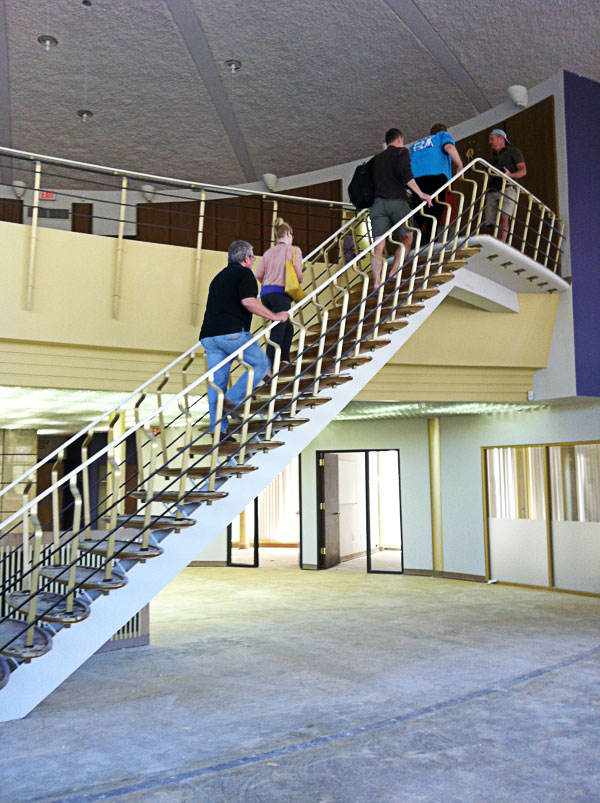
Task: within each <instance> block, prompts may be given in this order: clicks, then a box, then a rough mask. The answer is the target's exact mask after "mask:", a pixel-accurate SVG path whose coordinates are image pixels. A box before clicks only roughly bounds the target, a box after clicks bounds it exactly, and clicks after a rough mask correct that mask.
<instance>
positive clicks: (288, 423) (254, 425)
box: [248, 416, 310, 432]
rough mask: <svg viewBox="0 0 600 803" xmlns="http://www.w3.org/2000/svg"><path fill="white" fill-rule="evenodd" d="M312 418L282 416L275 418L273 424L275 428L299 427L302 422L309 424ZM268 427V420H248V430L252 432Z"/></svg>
mask: <svg viewBox="0 0 600 803" xmlns="http://www.w3.org/2000/svg"><path fill="white" fill-rule="evenodd" d="M309 420H310V419H308V418H282V417H281V416H280V417H278V418H274V419H273V420H272V421H271V423H272V425H273V429H274V430H278V429H284V428H286V427H299V426H301V425H302V424H308V422H309ZM266 428H267V422H266V421H262V420H258V421H249V422H248V430H249V431H250V432H260V431H261V430H263V429H266Z"/></svg>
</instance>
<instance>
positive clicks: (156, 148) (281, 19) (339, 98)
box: [0, 0, 600, 183]
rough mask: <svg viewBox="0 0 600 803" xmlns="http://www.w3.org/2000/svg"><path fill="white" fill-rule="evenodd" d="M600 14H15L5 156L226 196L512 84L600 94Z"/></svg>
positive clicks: (0, 121) (96, 2)
mask: <svg viewBox="0 0 600 803" xmlns="http://www.w3.org/2000/svg"><path fill="white" fill-rule="evenodd" d="M88 3H89V5H88ZM599 17H600V14H599V11H598V0H552V2H550V3H549V2H548V0H502V2H498V0H293V2H292V1H291V0H276V1H274V2H269V0H84V1H83V2H82V0H5V2H3V3H1V4H0V144H2V145H5V146H9V147H14V148H18V149H23V150H31V151H35V152H38V153H45V154H51V155H54V156H64V157H71V158H74V159H78V160H81V161H88V162H96V163H101V164H109V165H113V166H117V167H122V168H126V169H131V170H140V171H145V172H150V173H156V174H161V175H168V176H177V177H180V178H187V179H193V180H203V181H212V182H217V183H241V182H248V181H254V180H257V179H259V178H260V176H261V175H262V174H263V173H265V172H272V173H275V174H277V175H279V176H285V175H291V174H294V173H299V172H304V171H308V170H315V169H318V168H322V167H326V166H328V165H332V164H338V163H342V162H347V161H350V160H353V159H357V158H360V157H362V156H364V155H365V154H368V153H369V152H372V151H373V150H374V149H376V148H377V147H378V146H379V145H380V143H381V141H382V136H383V132H384V131H385V130H386V129H387V128H388V127H389V126H390V125H399V126H400V127H401V128H403V129H404V131H405V134H406V136H407V138H408V139H414V138H417V137H419V136H421V135H423V134H424V133H426V132H427V131H428V129H429V127H430V126H431V124H432V123H433V122H437V121H445V122H446V123H447V124H448V125H452V124H454V123H458V122H460V121H462V120H465V119H467V118H469V117H472V116H473V115H475V114H477V113H479V112H482V111H485V110H486V109H488V108H490V107H491V106H494V105H496V104H498V103H500V102H502V101H503V100H505V99H506V96H507V95H506V88H507V87H508V86H509V85H510V84H524V85H526V86H532V85H534V84H536V83H539V82H540V81H541V80H543V79H544V78H547V77H549V76H550V75H552V74H553V73H555V72H557V71H558V70H560V69H562V68H564V69H568V70H571V71H572V72H575V73H580V74H583V75H586V76H587V77H589V78H593V79H595V80H600V62H599V60H598V42H599V41H600V21H599ZM44 34H49V35H51V36H53V37H55V38H56V39H57V40H58V45H57V46H55V47H52V48H50V49H49V50H48V51H46V50H45V49H44V47H43V46H42V45H40V44H39V43H38V41H37V40H38V36H40V35H44ZM228 59H237V60H239V61H241V62H242V68H241V69H240V70H239V71H237V72H235V73H232V72H231V71H230V70H229V69H228V68H227V67H226V65H225V62H226V60H228ZM83 108H87V109H89V110H91V111H92V112H93V117H92V118H91V119H90V120H88V121H87V122H83V121H82V120H81V118H80V117H78V115H77V112H78V110H80V109H83Z"/></svg>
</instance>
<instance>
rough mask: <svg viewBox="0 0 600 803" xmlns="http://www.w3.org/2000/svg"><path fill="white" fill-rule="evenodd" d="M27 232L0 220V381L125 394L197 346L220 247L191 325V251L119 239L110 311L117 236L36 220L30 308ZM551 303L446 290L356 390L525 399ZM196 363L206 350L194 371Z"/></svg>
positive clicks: (415, 396)
mask: <svg viewBox="0 0 600 803" xmlns="http://www.w3.org/2000/svg"><path fill="white" fill-rule="evenodd" d="M30 232H31V228H30V227H29V226H21V225H17V224H12V223H4V222H0V240H1V242H2V252H3V258H2V263H3V264H2V293H1V295H0V305H1V309H0V312H1V314H0V385H18V386H23V387H52V388H74V389H94V390H96V389H97V390H116V391H128V390H132V389H133V388H135V387H137V386H138V385H139V384H141V383H142V382H143V381H145V380H146V379H148V378H149V377H150V376H152V375H153V374H154V373H156V372H157V371H159V370H160V369H161V368H162V367H163V366H164V365H166V364H167V363H168V362H170V361H171V360H173V359H174V358H175V357H176V356H177V355H178V354H180V353H181V352H182V351H185V350H186V349H188V348H189V347H190V346H191V345H193V344H194V343H195V342H197V339H198V331H199V328H200V323H201V320H202V315H203V311H204V306H205V301H206V294H207V292H208V285H209V283H210V281H211V279H212V278H213V276H214V275H215V274H216V273H217V272H218V271H219V270H220V269H221V268H222V267H223V266H224V265H225V264H226V255H225V254H223V253H220V252H215V251H204V252H203V253H202V261H201V282H200V288H199V293H198V323H197V324H195V325H194V324H192V322H191V319H192V294H193V275H194V259H195V251H194V249H190V248H181V247H177V246H168V245H159V244H155V243H144V242H137V241H132V240H126V241H124V243H123V249H124V250H123V262H122V284H121V301H120V311H119V317H118V319H115V318H113V317H112V296H113V277H114V265H115V258H116V246H117V242H116V240H114V239H111V238H108V237H99V236H94V235H87V234H76V233H72V232H65V231H58V230H54V229H45V228H39V229H38V245H37V253H36V263H35V272H34V288H33V305H32V309H31V310H30V311H28V310H25V303H24V302H25V291H26V281H27V266H28V257H29V237H30ZM557 300H558V299H557V296H556V295H553V296H550V295H547V294H546V295H534V294H528V295H523V296H521V297H520V304H521V312H520V314H518V315H516V314H514V313H506V314H504V313H489V312H484V311H481V310H478V309H475V308H474V307H471V306H469V305H467V304H464V303H462V302H460V301H456V300H454V299H452V298H448V299H446V300H445V301H444V302H443V303H442V304H441V305H440V307H439V308H438V309H437V310H436V311H435V312H434V314H433V315H432V316H431V317H430V318H429V319H428V320H427V321H426V322H425V324H424V325H423V326H422V327H421V328H420V329H419V330H418V331H417V333H416V334H415V335H414V336H413V337H412V338H411V339H410V341H409V342H408V343H407V344H406V346H404V347H403V348H402V349H401V350H400V352H399V353H398V354H397V355H396V357H394V359H393V360H392V361H391V363H390V364H389V365H388V366H386V367H385V368H384V369H383V370H382V371H381V372H380V373H379V375H378V376H377V377H376V378H375V379H374V380H373V381H372V382H371V383H370V384H369V385H368V387H367V388H366V389H365V390H364V391H363V393H362V394H361V395H360V397H359V398H361V399H370V400H423V401H426V400H446V401H462V400H498V401H509V400H521V399H524V398H526V395H527V391H528V390H529V388H530V387H531V380H532V375H533V372H534V371H535V370H536V369H537V368H541V367H544V366H545V365H546V361H547V356H548V350H549V346H550V339H551V336H552V328H553V325H554V316H555V311H556V305H557ZM200 355H201V352H200V354H199V356H200ZM203 370H204V359H203V357H202V358H201V359H198V360H196V362H195V364H194V368H193V372H192V373H191V377H192V378H193V377H195V376H198V375H199V374H200V373H201V372H202V371H203Z"/></svg>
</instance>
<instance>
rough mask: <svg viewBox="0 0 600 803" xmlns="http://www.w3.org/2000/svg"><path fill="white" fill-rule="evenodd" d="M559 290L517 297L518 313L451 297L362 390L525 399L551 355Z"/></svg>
mask: <svg viewBox="0 0 600 803" xmlns="http://www.w3.org/2000/svg"><path fill="white" fill-rule="evenodd" d="M557 304H558V295H557V294H553V295H549V294H547V293H544V294H543V295H542V294H533V293H527V294H522V295H520V296H519V307H520V312H519V314H515V313H512V312H507V313H501V312H494V313H490V312H484V311H483V310H479V309H476V308H475V307H472V306H470V305H469V304H465V303H463V302H462V301H457V300H455V299H453V298H447V299H445V300H444V302H443V303H442V304H441V305H440V306H439V307H438V308H437V309H436V310H435V312H434V313H433V315H431V317H429V318H428V319H427V320H426V321H425V323H424V324H423V325H422V326H421V327H420V329H418V330H417V332H416V333H415V334H414V335H413V336H412V337H411V339H410V340H409V341H408V342H407V343H406V345H405V346H403V347H402V348H401V349H400V351H399V352H398V353H397V354H396V355H395V356H394V357H393V358H392V359H391V360H390V362H389V363H388V365H386V366H385V367H384V368H383V369H382V370H381V371H380V372H379V373H378V374H377V376H376V377H375V378H374V379H373V380H372V381H371V382H370V383H369V384H368V385H367V387H366V388H365V389H364V391H363V392H362V393H361V394H360V395H359V397H358V398H359V399H361V400H369V401H524V400H526V399H527V392H528V391H529V390H530V389H531V386H532V382H533V373H534V371H536V370H537V369H538V368H544V367H545V366H546V364H547V361H548V354H549V350H550V342H551V340H552V331H553V328H554V320H555V317H556V308H557Z"/></svg>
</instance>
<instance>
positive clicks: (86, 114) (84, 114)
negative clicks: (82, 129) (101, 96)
mask: <svg viewBox="0 0 600 803" xmlns="http://www.w3.org/2000/svg"><path fill="white" fill-rule="evenodd" d="M77 114H78V115H79V117H81V119H82V120H83V122H84V123H87V121H88V120H89V119H90V117H93V116H94V112H91V111H90V110H89V109H79V111H78V112H77Z"/></svg>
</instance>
